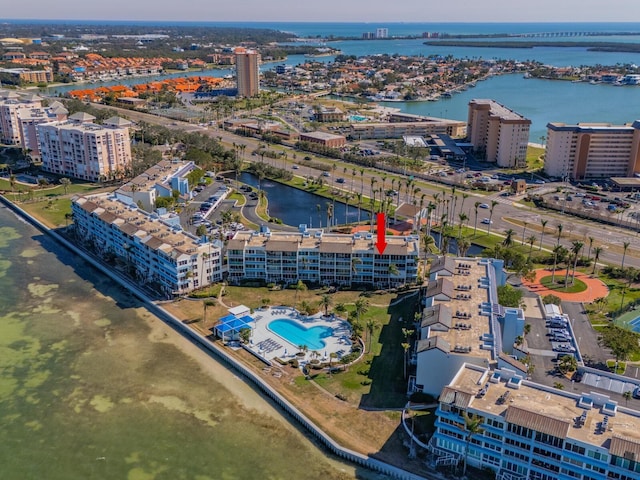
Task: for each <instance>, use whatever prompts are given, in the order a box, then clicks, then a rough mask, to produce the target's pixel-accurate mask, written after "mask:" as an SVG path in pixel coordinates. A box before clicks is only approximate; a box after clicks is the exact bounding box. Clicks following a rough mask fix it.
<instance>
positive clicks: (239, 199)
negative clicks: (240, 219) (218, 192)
mask: <svg viewBox="0 0 640 480" xmlns="http://www.w3.org/2000/svg"><path fill="white" fill-rule="evenodd" d="M227 198H228V199H229V200H235V201H236V206H238V207H241V206H242V205H244V204H245V203H246V198H245V196H244V195H242V194H241V193H239V192H233V193H232V194H231V195H229V196H228V197H227Z"/></svg>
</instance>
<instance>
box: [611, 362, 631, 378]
mask: <svg viewBox="0 0 640 480" xmlns="http://www.w3.org/2000/svg"><path fill="white" fill-rule="evenodd" d="M607 367H609V370H611V371H612V372H613V373H617V374H618V375H623V374H624V371H625V370H626V369H627V364H626V362H618V368H617V369H616V361H615V360H607ZM614 370H615V371H614Z"/></svg>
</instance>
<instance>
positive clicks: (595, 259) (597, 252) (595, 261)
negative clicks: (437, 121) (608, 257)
mask: <svg viewBox="0 0 640 480" xmlns="http://www.w3.org/2000/svg"><path fill="white" fill-rule="evenodd" d="M602 250H604V248H603V247H596V248H594V249H593V271H592V272H591V275H594V274H595V273H596V268H597V267H598V259H599V258H600V254H601V253H602Z"/></svg>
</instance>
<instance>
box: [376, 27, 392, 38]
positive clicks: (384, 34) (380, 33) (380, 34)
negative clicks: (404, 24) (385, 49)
mask: <svg viewBox="0 0 640 480" xmlns="http://www.w3.org/2000/svg"><path fill="white" fill-rule="evenodd" d="M376 38H389V29H388V28H386V27H378V28H376Z"/></svg>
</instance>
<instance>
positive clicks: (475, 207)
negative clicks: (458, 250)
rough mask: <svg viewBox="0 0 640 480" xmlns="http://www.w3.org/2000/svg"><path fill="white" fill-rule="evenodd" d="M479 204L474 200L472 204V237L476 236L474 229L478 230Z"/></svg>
mask: <svg viewBox="0 0 640 480" xmlns="http://www.w3.org/2000/svg"><path fill="white" fill-rule="evenodd" d="M480 205H481V203H480V202H475V203H474V204H473V208H474V214H475V218H474V221H473V238H475V237H476V231H477V230H478V207H479V206H480Z"/></svg>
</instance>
